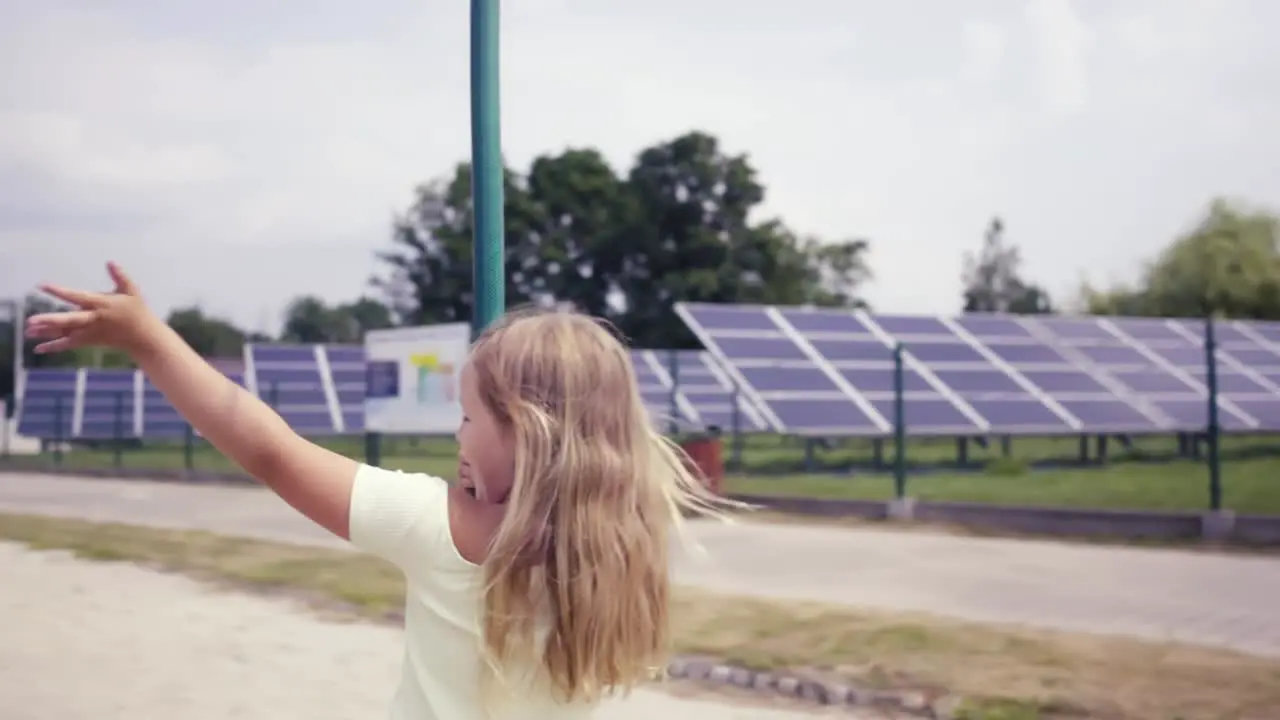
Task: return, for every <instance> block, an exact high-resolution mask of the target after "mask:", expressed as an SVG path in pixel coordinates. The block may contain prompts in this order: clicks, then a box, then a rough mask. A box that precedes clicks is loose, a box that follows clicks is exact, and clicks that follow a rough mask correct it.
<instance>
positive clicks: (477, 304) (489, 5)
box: [471, 0, 506, 335]
mask: <svg viewBox="0 0 1280 720" xmlns="http://www.w3.org/2000/svg"><path fill="white" fill-rule="evenodd" d="M498 6H499V0H471V202H472V207H473V208H474V211H473V212H474V225H473V227H474V234H473V236H472V258H473V269H472V270H473V275H472V278H473V280H472V282H473V288H472V297H473V300H472V308H471V329H472V333H473V335H479V334H480V333H481V332H482V331H483V330H484V329H485V328H486V327H488V326H489V324H490V323H492V322H493V321H494V320H497V319H498V316H499V315H501V314H502V311H503V305H504V304H505V303H506V298H505V297H504V296H505V294H506V280H505V279H504V277H503V271H504V267H503V250H504V248H503V245H504V239H503V225H502V202H503V199H502V185H503V166H502V135H501V126H500V124H499V120H498V108H499V100H500V95H499V92H498Z"/></svg>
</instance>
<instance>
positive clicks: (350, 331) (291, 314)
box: [280, 295, 394, 344]
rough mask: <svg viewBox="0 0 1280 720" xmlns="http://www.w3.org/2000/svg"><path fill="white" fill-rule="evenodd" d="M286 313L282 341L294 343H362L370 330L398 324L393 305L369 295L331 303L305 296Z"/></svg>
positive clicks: (296, 300) (290, 304)
mask: <svg viewBox="0 0 1280 720" xmlns="http://www.w3.org/2000/svg"><path fill="white" fill-rule="evenodd" d="M284 315H285V318H284V328H283V329H282V330H281V332H280V340H282V341H284V342H294V343H346V344H354V343H360V342H363V341H364V334H365V333H366V332H368V331H369V330H380V329H382V328H388V327H391V326H392V325H393V324H394V323H393V321H392V317H391V310H390V308H388V307H387V306H386V305H383V304H382V303H380V302H378V301H377V300H374V299H372V298H367V297H362V298H360V299H359V300H356V301H355V302H349V303H342V304H339V305H333V306H330V305H327V304H326V303H325V302H324V300H321V299H320V298H317V297H314V296H311V295H303V296H300V297H297V298H294V300H293V302H291V303H289V307H288V308H287V309H286V310H285V314H284Z"/></svg>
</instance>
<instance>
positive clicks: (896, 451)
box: [893, 343, 907, 500]
mask: <svg viewBox="0 0 1280 720" xmlns="http://www.w3.org/2000/svg"><path fill="white" fill-rule="evenodd" d="M902 373H903V370H902V343H898V344H897V345H895V346H893V495H894V497H896V498H898V499H899V500H901V499H902V498H904V497H906V495H907V412H906V403H905V402H904V400H903V397H902V396H903V395H904V390H905V386H906V382H905V379H904V378H903V376H902Z"/></svg>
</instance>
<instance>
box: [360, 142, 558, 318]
mask: <svg viewBox="0 0 1280 720" xmlns="http://www.w3.org/2000/svg"><path fill="white" fill-rule="evenodd" d="M505 180H506V182H505V187H504V194H505V203H504V207H505V212H504V216H505V218H506V278H507V286H506V293H507V303H508V305H518V304H522V303H525V302H529V301H530V300H535V299H545V298H543V297H542V296H543V295H544V294H545V293H543V292H542V291H541V288H543V287H545V282H543V281H542V279H541V277H540V275H541V267H540V266H541V263H540V259H541V258H540V255H539V252H538V244H539V243H538V237H537V236H536V235H535V234H534V233H533V231H532V228H533V223H534V221H535V218H534V216H533V215H534V212H535V210H534V208H533V207H532V205H531V203H530V202H529V199H528V193H527V189H526V186H525V185H524V183H523V181H522V179H521V178H520V177H518V176H517V175H515V174H514V173H511V172H509V171H508V172H507V175H506V179H505ZM415 195H416V197H415V199H414V202H413V205H412V206H411V207H410V208H409V210H408V211H407V212H406V213H404V214H403V215H401V216H399V217H397V218H396V219H395V221H394V223H393V231H392V247H391V249H390V250H388V251H385V252H380V253H378V258H379V259H380V260H381V261H382V262H383V263H385V264H386V266H387V271H386V273H385V274H384V275H381V276H377V277H375V278H374V279H373V280H372V284H373V285H374V286H375V287H376V288H378V289H379V290H381V291H382V293H383V294H384V295H385V297H386V299H387V301H388V303H389V305H390V307H391V309H392V311H393V312H394V314H395V316H396V318H397V319H398V320H399V321H400V322H401V323H403V324H406V325H430V324H435V323H446V322H467V321H469V320H470V319H471V302H472V278H471V273H472V262H471V232H472V218H471V166H470V165H469V164H467V163H462V164H459V165H458V166H457V168H456V169H455V171H454V173H453V176H452V177H451V178H449V179H447V180H435V181H432V182H429V183H427V184H425V185H422V186H420V187H419V188H418V189H417V191H416V193H415Z"/></svg>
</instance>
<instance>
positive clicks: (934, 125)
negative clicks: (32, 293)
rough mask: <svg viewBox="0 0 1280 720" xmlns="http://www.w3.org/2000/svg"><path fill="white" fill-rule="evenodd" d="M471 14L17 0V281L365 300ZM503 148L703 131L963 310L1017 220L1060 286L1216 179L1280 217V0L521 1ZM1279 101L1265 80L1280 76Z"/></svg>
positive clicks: (3, 238) (402, 5)
mask: <svg viewBox="0 0 1280 720" xmlns="http://www.w3.org/2000/svg"><path fill="white" fill-rule="evenodd" d="M467 5H468V4H467V3H466V2H462V0H451V1H449V2H446V1H444V0H365V1H364V2H361V3H355V2H351V1H350V0H253V1H252V2H250V1H249V0H229V1H228V2H223V3H192V2H173V1H172V0H43V1H42V2H34V1H26V0H0V296H12V295H16V294H19V293H21V292H23V291H25V290H26V289H28V288H29V287H30V286H31V285H32V284H34V283H36V282H38V281H40V280H42V279H55V280H57V281H60V282H65V283H76V284H85V283H90V284H100V283H101V279H100V273H101V263H102V262H103V261H104V260H106V259H108V258H113V259H117V260H119V261H121V262H123V263H125V265H126V267H128V268H130V269H132V271H133V272H134V274H135V275H136V276H137V279H138V280H139V281H141V283H142V284H143V287H144V290H146V292H147V293H148V295H149V296H150V298H151V299H152V302H153V303H154V304H155V305H157V306H158V308H159V309H160V310H162V311H163V310H167V309H168V308H170V307H172V306H174V305H177V304H187V303H193V302H199V303H202V304H203V305H204V306H205V307H206V308H208V309H210V310H212V311H214V312H217V313H221V314H225V315H229V316H231V317H232V318H233V319H235V320H236V321H238V322H241V323H243V324H246V325H248V326H250V327H253V328H256V329H264V330H272V331H274V330H276V329H278V322H279V315H280V310H281V308H282V307H283V305H284V303H285V302H286V301H287V299H288V298H290V297H292V296H294V295H296V294H299V293H304V292H305V293H317V294H320V295H322V296H324V297H326V298H329V299H333V300H343V299H348V298H351V297H354V296H356V295H357V294H359V293H361V292H362V291H364V289H365V281H366V279H367V278H368V277H369V275H370V274H371V273H373V272H374V271H375V270H376V269H377V267H376V263H375V261H374V260H373V253H374V251H375V250H377V249H379V248H381V247H384V246H385V245H386V243H387V237H388V224H389V219H390V217H391V215H392V213H393V212H395V211H396V210H398V209H400V208H403V207H404V206H405V205H406V204H407V203H408V201H409V199H410V195H411V190H412V188H413V186H414V185H415V184H416V183H418V182H420V181H422V180H425V179H427V178H429V177H432V176H434V175H436V174H438V173H440V172H442V171H445V170H447V169H448V168H449V167H450V166H451V165H452V163H454V162H456V161H458V160H460V159H463V158H465V157H466V154H467V153H468V151H469V145H468V99H467V93H468V78H467V52H468V50H467V43H468V30H467V27H468V26H467V22H468V21H467ZM503 12H504V14H503V26H502V33H503V67H502V73H503V77H502V82H503V103H504V105H503V119H504V128H503V144H504V149H505V151H506V154H507V156H508V158H509V160H510V161H512V162H513V163H515V164H516V165H517V166H520V165H524V164H526V163H527V162H528V161H529V159H530V158H532V157H533V156H534V155H536V154H539V153H545V152H555V151H557V150H560V149H562V148H564V147H566V146H570V145H575V146H583V145H594V146H597V147H599V148H601V149H602V150H603V151H604V152H605V153H606V154H607V155H608V157H609V158H610V159H611V160H612V161H613V163H614V164H615V166H617V167H618V168H619V169H620V170H621V169H624V168H625V167H626V165H627V164H628V163H629V162H630V160H631V158H632V156H633V155H634V154H635V152H636V151H638V150H639V149H640V148H641V147H643V146H644V145H646V144H648V143H652V142H654V141H657V140H660V139H665V138H669V137H672V136H674V135H676V134H679V133H683V132H685V131H687V130H690V129H693V128H699V129H705V130H707V131H710V132H712V133H714V134H716V135H718V136H719V137H720V138H721V139H722V140H723V141H724V143H725V145H726V148H727V149H728V150H729V151H731V152H742V151H745V152H748V153H749V154H750V155H751V158H752V160H753V162H754V163H755V165H756V166H757V168H758V169H759V170H760V172H761V174H762V177H763V180H764V182H765V183H766V184H767V186H768V198H767V207H766V211H767V212H768V213H770V214H777V215H781V216H782V217H783V218H784V219H785V220H786V221H787V222H788V223H789V224H790V225H792V226H793V227H794V228H796V229H798V230H800V231H804V232H813V233H817V234H820V235H825V236H829V237H833V238H834V237H840V236H854V235H860V236H865V237H868V238H870V239H871V241H872V254H871V263H872V266H873V269H874V271H875V273H876V275H877V280H876V282H875V283H874V285H873V286H871V287H870V288H869V291H868V295H869V299H870V300H871V301H872V303H873V305H874V307H875V308H876V309H877V310H880V311H882V312H897V313H924V312H935V313H936V312H941V313H951V312H955V311H957V310H958V304H959V300H958V298H959V295H960V286H959V270H960V260H961V256H962V253H963V252H964V251H965V250H966V249H970V248H976V247H977V245H978V244H979V242H980V240H981V235H982V231H983V228H984V226H985V224H986V222H987V220H988V219H989V218H990V217H991V215H992V214H994V213H999V214H1000V215H1002V216H1003V217H1004V219H1005V221H1006V223H1007V226H1008V232H1009V237H1010V239H1012V240H1014V241H1016V242H1017V243H1018V244H1020V245H1021V246H1022V248H1023V254H1024V256H1025V259H1026V273H1027V275H1028V276H1029V278H1030V279H1032V280H1035V281H1039V282H1042V283H1044V284H1045V285H1047V286H1048V288H1049V289H1050V290H1051V291H1052V292H1053V293H1054V294H1055V295H1056V296H1060V297H1065V296H1068V295H1072V294H1074V291H1075V289H1076V288H1077V287H1078V285H1079V283H1080V281H1081V280H1082V279H1084V278H1089V279H1091V280H1093V281H1095V282H1103V283H1105V282H1108V281H1112V280H1117V279H1124V278H1129V277H1132V276H1133V275H1134V274H1135V273H1136V272H1137V270H1138V268H1139V267H1140V266H1141V262H1142V261H1143V260H1144V259H1146V258H1149V257H1151V256H1153V255H1154V253H1156V252H1157V251H1158V250H1159V249H1160V248H1161V247H1162V246H1163V245H1164V244H1166V243H1167V242H1168V241H1169V240H1170V239H1171V238H1172V237H1173V236H1175V235H1176V234H1177V233H1178V232H1179V231H1180V230H1182V229H1184V228H1186V227H1187V226H1188V225H1190V224H1191V223H1193V222H1194V221H1195V219H1196V216H1197V214H1198V213H1199V212H1200V211H1201V210H1202V209H1203V207H1204V206H1205V205H1206V203H1207V202H1208V201H1209V199H1210V198H1211V197H1212V196H1214V195H1216V194H1227V195H1234V196H1240V197H1244V198H1248V199H1250V200H1252V201H1255V202H1261V203H1265V204H1268V205H1280V139H1278V138H1280V135H1278V133H1277V130H1276V129H1277V128H1280V72H1278V71H1280V45H1277V44H1276V42H1275V28H1276V27H1278V26H1280V3H1275V2H1268V0H1074V1H1073V0H964V2H957V1H955V0H903V1H902V2H898V3H890V2H886V1H885V0H789V2H777V1H776V0H770V1H769V2H764V1H761V2H751V1H750V0H696V1H690V0H679V1H677V0H645V1H644V2H640V1H639V0H508V2H506V3H505V7H504V9H503ZM1268 88H1270V89H1268Z"/></svg>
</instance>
